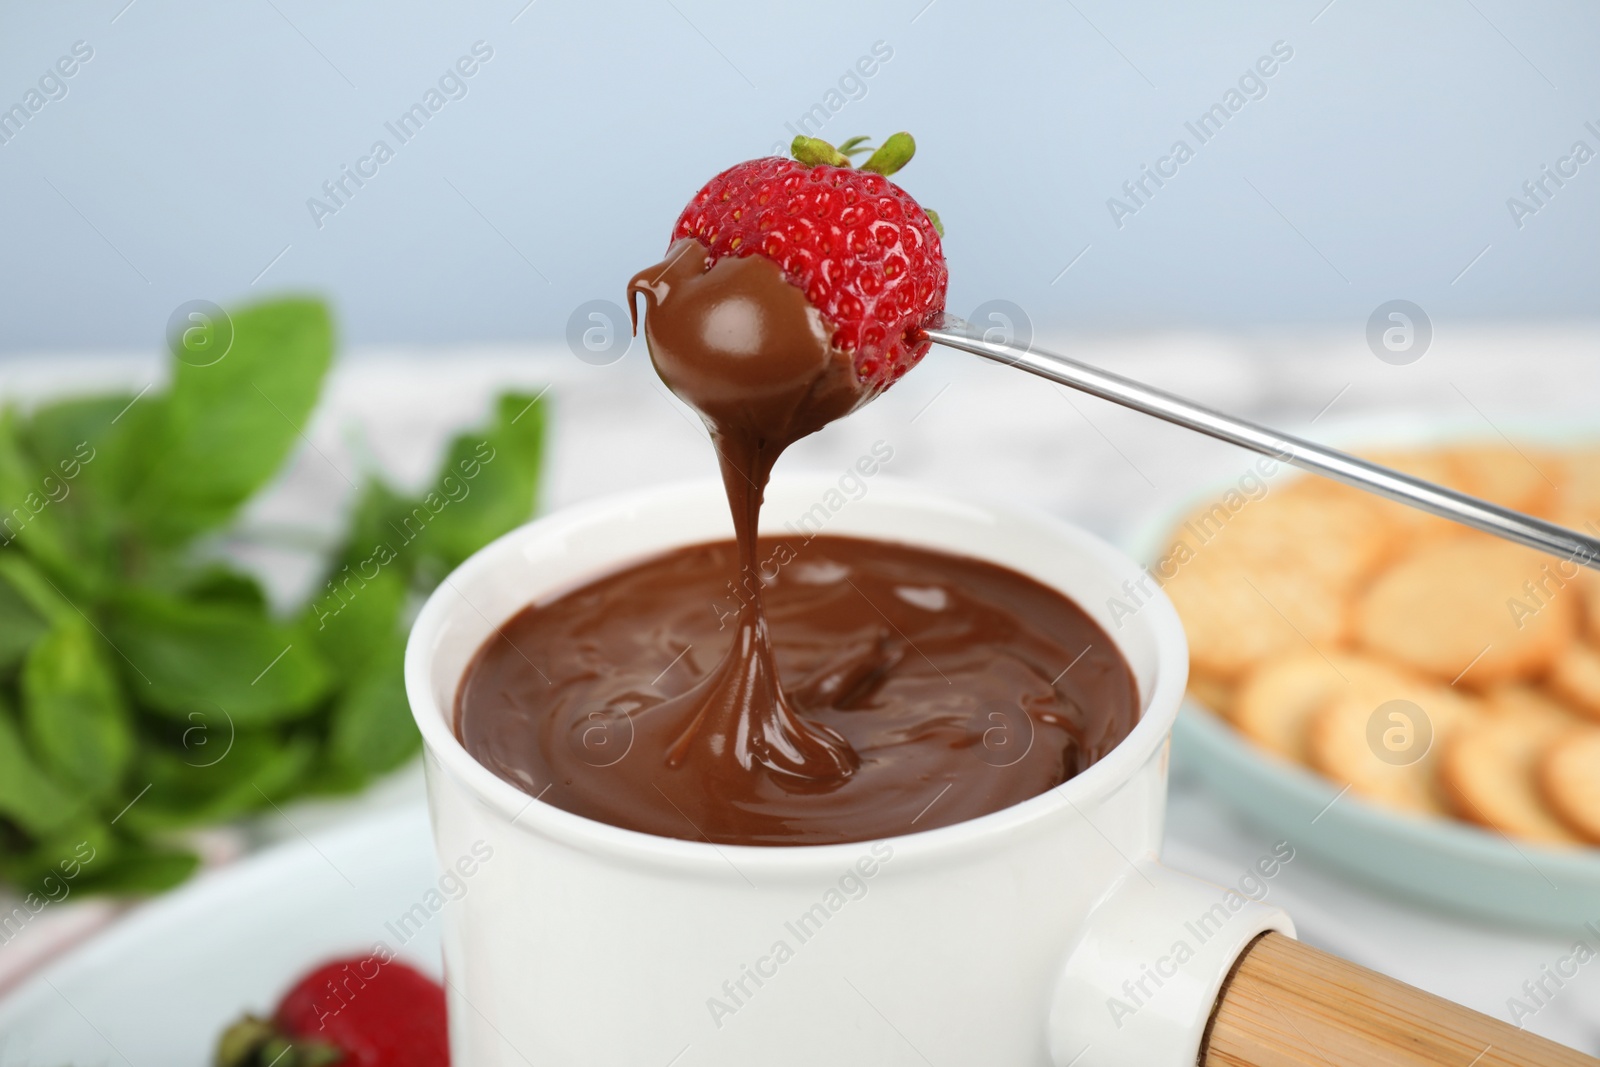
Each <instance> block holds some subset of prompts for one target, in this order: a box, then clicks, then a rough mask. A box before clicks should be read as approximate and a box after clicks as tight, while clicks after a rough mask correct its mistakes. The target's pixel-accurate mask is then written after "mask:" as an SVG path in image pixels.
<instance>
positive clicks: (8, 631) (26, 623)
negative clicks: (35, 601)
mask: <svg viewBox="0 0 1600 1067" xmlns="http://www.w3.org/2000/svg"><path fill="white" fill-rule="evenodd" d="M6 554H7V555H10V554H11V553H6ZM49 629H50V624H49V623H48V622H46V621H45V618H44V616H43V615H41V614H39V612H38V611H36V610H34V607H33V605H32V604H31V603H29V602H28V598H27V597H25V596H23V595H22V593H21V592H19V591H18V589H17V588H16V586H14V585H12V584H11V581H10V580H9V579H8V578H7V577H6V576H5V574H4V572H0V672H4V673H9V672H10V671H11V670H12V668H14V667H16V665H17V664H18V663H21V662H22V657H23V656H24V655H26V654H27V652H28V649H30V648H32V647H33V644H34V642H35V641H37V640H39V638H41V637H43V636H44V635H45V634H46V633H47V632H48V631H49Z"/></svg>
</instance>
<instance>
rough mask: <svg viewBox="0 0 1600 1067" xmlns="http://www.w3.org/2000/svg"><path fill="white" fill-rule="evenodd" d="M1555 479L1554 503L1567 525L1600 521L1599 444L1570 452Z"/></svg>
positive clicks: (1576, 526) (1578, 525) (1579, 525)
mask: <svg viewBox="0 0 1600 1067" xmlns="http://www.w3.org/2000/svg"><path fill="white" fill-rule="evenodd" d="M1556 482H1557V484H1558V486H1559V488H1558V490H1557V493H1556V498H1557V501H1558V503H1557V507H1558V508H1559V511H1560V514H1561V515H1562V516H1563V517H1564V518H1565V520H1566V523H1567V525H1568V526H1571V527H1573V528H1574V529H1582V528H1583V527H1584V526H1585V525H1586V524H1587V523H1595V524H1597V525H1600V448H1589V449H1585V450H1582V451H1574V452H1569V453H1568V454H1567V459H1566V462H1565V463H1564V464H1562V467H1561V476H1560V477H1559V478H1557V479H1556Z"/></svg>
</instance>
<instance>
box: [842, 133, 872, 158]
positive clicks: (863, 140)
mask: <svg viewBox="0 0 1600 1067" xmlns="http://www.w3.org/2000/svg"><path fill="white" fill-rule="evenodd" d="M869 140H871V138H869V137H851V138H848V139H847V140H845V141H843V142H841V143H840V145H839V154H840V155H842V156H849V157H850V158H852V159H854V158H855V157H856V156H859V155H860V154H861V153H863V152H870V151H872V146H871V145H869V144H867V142H868V141H869Z"/></svg>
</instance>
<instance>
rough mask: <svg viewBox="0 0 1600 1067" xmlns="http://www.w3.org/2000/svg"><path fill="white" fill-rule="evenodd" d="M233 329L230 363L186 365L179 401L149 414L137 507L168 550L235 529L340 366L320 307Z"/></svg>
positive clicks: (270, 313) (259, 308) (181, 369)
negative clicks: (220, 529)
mask: <svg viewBox="0 0 1600 1067" xmlns="http://www.w3.org/2000/svg"><path fill="white" fill-rule="evenodd" d="M233 328H234V332H233V344H232V347H231V348H230V349H229V350H228V351H227V354H226V355H224V356H223V357H222V358H221V359H218V360H217V361H216V362H214V363H210V364H208V365H206V366H196V365H194V364H192V363H188V362H185V361H183V360H179V361H178V362H177V364H176V367H177V369H176V372H175V374H174V377H173V383H172V389H171V391H170V392H169V393H168V394H167V396H166V397H165V398H164V399H163V401H162V402H161V403H159V404H150V405H148V406H147V407H146V409H145V411H146V418H147V421H149V422H153V423H154V425H153V426H151V427H147V429H148V430H150V431H151V432H153V434H154V439H153V440H152V441H150V448H149V453H148V455H147V456H145V457H144V462H145V469H144V470H143V472H142V475H141V476H140V477H139V478H138V479H137V483H138V488H137V491H136V492H135V493H133V494H132V495H131V496H130V498H129V501H128V506H129V507H130V509H131V510H132V512H133V514H134V516H135V518H136V520H137V522H138V525H139V527H140V528H141V529H142V530H143V531H144V532H145V533H146V535H147V536H148V537H150V538H151V539H152V540H155V541H157V542H159V543H168V544H170V543H176V542H181V541H184V540H187V539H189V538H190V537H193V536H194V535H195V534H197V533H200V532H202V531H205V530H207V529H211V528H213V527H215V526H218V525H220V524H222V523H224V522H226V521H227V520H228V519H229V518H231V517H232V516H233V514H234V513H235V512H236V511H237V510H238V509H239V507H240V506H241V505H242V504H243V503H244V502H245V501H246V500H248V499H249V498H250V496H251V495H252V494H253V493H254V492H255V491H256V490H257V489H259V488H260V487H261V486H262V485H263V484H265V483H266V481H267V480H268V479H269V478H271V477H272V476H273V475H274V474H275V473H277V471H278V469H279V468H280V467H281V466H282V465H283V461H284V459H285V458H287V456H288V455H289V453H290V451H291V450H292V449H293V448H294V447H295V446H296V445H297V444H298V443H299V441H300V439H301V433H302V431H303V430H304V428H305V424H306V421H307V418H308V417H309V416H310V414H311V409H312V407H313V406H314V405H315V404H316V400H317V394H318V392H319V391H320V389H321V384H322V378H323V375H324V374H325V373H326V372H327V369H328V365H329V363H330V361H331V359H332V357H333V323H332V321H331V319H330V318H329V315H328V311H327V308H326V307H324V306H323V305H322V304H321V303H320V302H318V301H315V300H280V301H276V302H273V303H267V304H258V305H256V306H254V307H251V308H246V309H245V310H243V311H240V312H237V313H236V314H234V315H233ZM135 410H138V407H137V406H136V407H135Z"/></svg>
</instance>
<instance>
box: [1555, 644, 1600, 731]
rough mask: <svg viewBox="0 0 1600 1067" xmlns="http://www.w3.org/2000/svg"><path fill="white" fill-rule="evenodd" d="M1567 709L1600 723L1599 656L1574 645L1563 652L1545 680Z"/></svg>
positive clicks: (1592, 650) (1578, 645) (1585, 647)
mask: <svg viewBox="0 0 1600 1067" xmlns="http://www.w3.org/2000/svg"><path fill="white" fill-rule="evenodd" d="M1545 684H1547V685H1548V686H1549V687H1550V691H1551V692H1552V693H1554V694H1555V695H1556V696H1558V697H1560V698H1561V700H1562V701H1564V702H1565V703H1566V704H1567V706H1568V707H1571V708H1574V709H1576V710H1577V711H1580V712H1582V713H1583V714H1584V715H1586V716H1588V717H1589V718H1591V719H1600V652H1596V651H1595V650H1594V649H1593V648H1591V647H1589V646H1588V645H1586V644H1582V643H1579V642H1574V643H1573V644H1571V645H1568V646H1567V647H1566V648H1565V649H1563V650H1562V652H1561V655H1560V656H1558V657H1556V661H1555V664H1554V665H1553V666H1552V667H1551V668H1550V674H1549V676H1548V677H1547V678H1546V680H1545Z"/></svg>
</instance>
